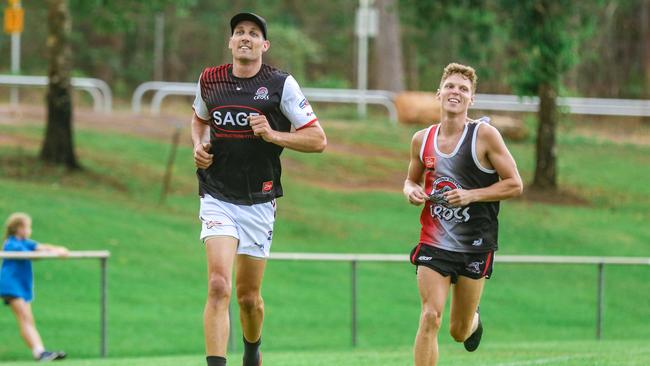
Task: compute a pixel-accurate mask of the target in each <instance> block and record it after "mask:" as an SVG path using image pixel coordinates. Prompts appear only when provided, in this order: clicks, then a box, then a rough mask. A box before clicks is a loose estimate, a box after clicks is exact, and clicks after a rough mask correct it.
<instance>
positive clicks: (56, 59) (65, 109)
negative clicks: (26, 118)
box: [41, 0, 80, 169]
mask: <svg viewBox="0 0 650 366" xmlns="http://www.w3.org/2000/svg"><path fill="white" fill-rule="evenodd" d="M47 5H48V16H47V20H48V27H49V35H48V38H47V53H48V57H49V69H48V76H49V84H48V91H47V127H46V130H45V140H44V142H43V147H42V149H41V160H43V161H45V162H47V163H52V164H57V165H64V166H66V167H67V168H69V169H79V168H80V166H79V163H78V162H77V157H76V156H75V153H74V144H73V138H72V99H71V92H70V67H71V62H70V59H71V53H70V44H69V39H70V11H69V9H68V2H67V0H48V2H47Z"/></svg>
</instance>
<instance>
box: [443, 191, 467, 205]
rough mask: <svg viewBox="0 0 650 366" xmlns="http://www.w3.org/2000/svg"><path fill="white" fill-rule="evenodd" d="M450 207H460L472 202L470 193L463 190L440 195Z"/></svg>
mask: <svg viewBox="0 0 650 366" xmlns="http://www.w3.org/2000/svg"><path fill="white" fill-rule="evenodd" d="M442 195H443V196H444V197H445V199H447V202H449V205H450V206H453V207H462V206H467V205H469V204H470V203H472V202H474V197H473V194H472V191H468V190H465V189H452V190H451V191H448V192H445V193H443V194H442Z"/></svg>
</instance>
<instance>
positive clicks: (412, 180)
mask: <svg viewBox="0 0 650 366" xmlns="http://www.w3.org/2000/svg"><path fill="white" fill-rule="evenodd" d="M426 131H427V130H426V129H424V130H420V131H418V132H416V133H415V134H414V135H413V139H412V140H411V153H410V160H409V170H408V174H407V176H406V180H405V181H404V190H403V192H404V196H406V199H408V201H409V202H410V203H411V204H413V205H416V206H417V205H421V204H423V203H424V201H426V199H427V195H426V193H425V192H424V188H422V178H423V176H424V165H423V164H422V161H421V160H420V148H421V147H422V141H423V140H424V135H425V134H426Z"/></svg>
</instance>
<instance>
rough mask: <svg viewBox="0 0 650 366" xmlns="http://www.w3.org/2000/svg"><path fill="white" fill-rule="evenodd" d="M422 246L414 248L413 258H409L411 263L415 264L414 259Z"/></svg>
mask: <svg viewBox="0 0 650 366" xmlns="http://www.w3.org/2000/svg"><path fill="white" fill-rule="evenodd" d="M421 246H422V243H420V244H418V247H417V248H415V252H413V256H412V257H411V263H415V257H417V255H418V252H420V247H421Z"/></svg>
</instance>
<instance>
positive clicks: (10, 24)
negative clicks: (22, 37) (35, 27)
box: [4, 7, 25, 34]
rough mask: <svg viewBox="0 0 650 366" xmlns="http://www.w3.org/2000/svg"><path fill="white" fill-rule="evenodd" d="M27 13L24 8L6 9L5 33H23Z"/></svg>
mask: <svg viewBox="0 0 650 366" xmlns="http://www.w3.org/2000/svg"><path fill="white" fill-rule="evenodd" d="M24 19H25V12H24V10H23V8H19V7H10V8H5V22H4V29H5V33H10V34H11V33H20V32H22V31H23V26H24V24H25V22H24Z"/></svg>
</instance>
